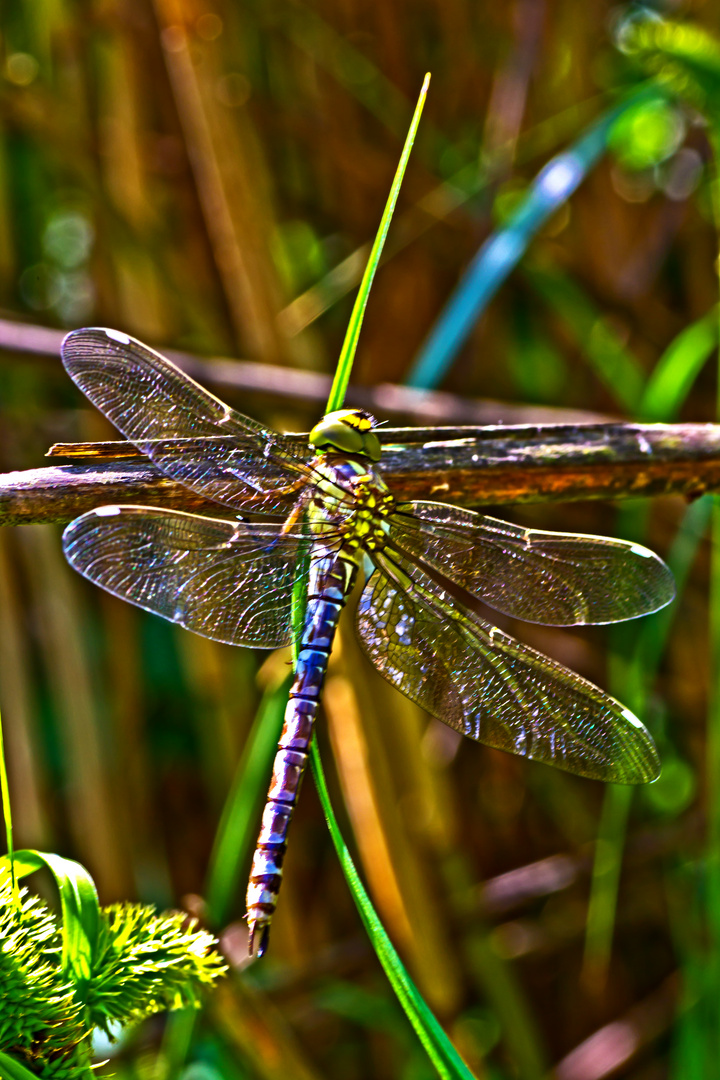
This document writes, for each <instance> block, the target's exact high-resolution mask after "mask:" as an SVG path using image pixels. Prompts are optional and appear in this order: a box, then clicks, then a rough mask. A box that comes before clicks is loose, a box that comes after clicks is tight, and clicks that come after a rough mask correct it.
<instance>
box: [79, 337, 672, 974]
mask: <svg viewBox="0 0 720 1080" xmlns="http://www.w3.org/2000/svg"><path fill="white" fill-rule="evenodd" d="M62 358H63V363H64V365H65V368H66V370H67V371H68V373H69V374H70V376H71V378H72V379H73V380H74V382H75V383H76V384H77V386H78V387H79V388H80V389H81V390H82V391H83V393H84V394H85V395H86V396H87V397H88V398H89V399H90V401H91V402H92V403H93V404H94V405H95V406H96V407H97V408H98V409H99V410H100V411H101V412H103V413H104V414H105V416H107V417H108V418H109V419H110V420H111V421H112V423H113V424H114V425H115V426H116V427H117V428H118V429H119V430H120V431H121V432H122V433H123V434H124V435H125V436H126V437H127V438H128V439H129V440H130V441H131V442H132V443H133V444H134V445H135V446H136V447H137V448H138V449H139V450H140V451H141V452H142V453H144V454H146V455H147V456H148V457H149V458H150V459H151V460H152V461H153V462H154V464H155V465H156V466H157V467H158V469H159V470H160V471H161V472H162V473H163V474H164V475H165V476H166V477H169V478H171V479H172V480H175V481H179V482H180V483H181V484H183V485H185V486H187V487H188V488H190V489H191V490H192V491H193V492H195V493H199V494H200V495H202V496H204V497H205V498H207V499H209V500H211V502H212V503H214V504H216V506H217V513H212V514H207V515H200V514H191V513H185V512H182V511H178V510H170V509H162V508H157V507H143V506H131V505H122V506H101V507H98V508H97V509H94V510H91V511H89V512H87V513H85V514H83V515H82V516H81V517H79V518H77V519H76V520H75V521H73V522H72V523H71V524H70V525H69V526H68V527H67V528H66V530H65V532H64V534H63V546H64V550H65V554H66V556H67V558H68V560H69V561H70V563H71V564H72V566H73V567H75V569H76V570H78V571H80V573H82V574H84V575H85V576H86V577H87V578H89V579H90V581H92V582H94V583H95V584H97V585H100V586H102V587H103V588H104V589H106V590H108V592H110V593H113V594H114V595H116V596H119V597H122V598H123V599H124V600H128V601H130V602H131V603H133V604H136V605H138V606H139V607H141V608H144V609H145V610H146V611H150V612H154V613H156V614H157V615H161V616H163V617H164V618H165V619H169V620H170V621H171V622H173V623H177V624H178V625H180V626H183V627H185V628H186V629H188V630H191V631H194V632H195V633H197V634H201V635H203V636H205V637H208V638H212V639H213V640H215V641H221V642H229V643H230V644H233V645H243V646H254V647H260V648H266V649H275V648H279V647H281V646H286V645H288V644H289V643H290V642H291V640H292V639H293V634H294V630H293V627H294V621H293V620H294V618H295V619H296V620H297V614H295V616H294V610H295V612H297V599H295V601H294V600H293V597H294V596H295V597H297V595H298V593H297V589H298V587H302V590H303V594H304V597H305V612H304V618H303V620H302V629H301V632H300V633H299V635H298V634H297V633H296V634H295V638H296V640H298V644H297V659H296V664H295V671H294V680H293V683H292V688H291V690H290V693H289V698H288V703H287V708H286V711H285V717H284V725H283V730H282V734H281V736H280V740H279V743H278V749H277V753H276V757H275V761H274V766H273V773H272V780H271V782H270V788H269V791H268V796H267V802H266V805H265V809H264V812H263V816H262V823H261V827H260V835H259V837H258V841H257V846H256V849H255V854H254V857H253V861H252V867H251V871H250V880H249V885H248V892H247V920H248V927H249V948H250V953H251V954H253V955H257V956H261V955H263V953H264V952H265V950H266V948H267V943H268V935H269V930H270V923H271V920H272V916H273V912H274V911H275V907H276V904H277V899H278V892H279V889H280V883H281V879H282V872H283V860H284V856H285V851H286V846H287V835H288V827H289V825H290V821H291V818H292V815H293V810H294V807H295V804H296V800H297V797H298V793H299V789H300V785H301V781H302V778H303V774H304V772H305V768H306V765H307V760H308V753H309V747H310V741H311V738H312V734H313V726H314V722H315V718H316V715H317V712H318V706H319V701H320V696H321V691H322V686H323V680H324V677H325V672H326V669H327V664H328V657H329V654H330V650H331V647H332V643H333V638H334V635H335V631H336V629H337V625H338V620H339V617H340V613H341V610H342V608H343V606H344V605H345V603H346V601H347V599H348V597H349V595H350V593H351V592H352V590H353V587H354V585H355V581H356V578H357V576H358V572H359V571H360V570H362V571H363V572H364V574H365V580H364V585H363V589H362V593H361V595H360V599H359V602H358V607H357V632H358V635H359V638H360V642H361V644H362V647H363V649H364V651H365V653H366V654H367V656H368V657H369V658H370V660H371V661H372V663H373V664H374V665H375V667H376V668H377V670H378V671H379V672H380V673H381V674H382V675H383V676H384V677H385V678H386V679H387V680H388V681H389V682H390V683H392V685H393V686H395V687H397V689H398V690H400V691H401V692H402V693H403V694H405V695H407V697H409V698H411V699H412V700H413V701H415V702H417V703H418V705H420V706H422V708H423V709H425V710H426V711H427V712H428V713H430V714H431V715H432V716H434V717H437V718H438V719H439V720H442V721H444V723H446V724H448V725H449V726H450V727H451V728H453V729H454V730H456V731H458V732H461V733H462V734H463V735H466V736H468V737H469V738H470V739H474V740H476V741H477V742H480V743H484V744H486V745H488V746H491V747H495V748H497V749H500V750H505V751H509V752H510V753H513V754H518V755H520V756H522V757H525V758H530V759H532V760H534V761H541V762H545V763H548V764H551V765H555V766H558V767H559V768H561V769H565V770H567V771H569V772H571V773H575V774H577V775H579V776H583V777H589V778H591V779H595V780H602V781H611V782H615V783H625V784H637V783H644V782H648V781H651V780H653V779H654V778H655V777H656V776H657V775H658V774H659V770H660V763H659V759H658V755H657V751H656V749H655V745H654V743H653V741H652V738H651V736H650V734H649V733H648V731H647V730H646V728H645V727H644V726H643V724H642V723H641V721H640V720H639V719H638V718H637V717H636V716H634V715H633V713H632V712H631V711H630V710H629V709H627V708H626V707H625V706H624V705H622V704H621V703H620V702H618V701H616V700H615V699H614V698H612V697H610V696H609V695H608V694H606V693H604V692H603V691H602V690H600V689H599V688H598V687H596V686H594V685H593V684H592V683H590V682H588V681H587V680H585V679H583V678H581V676H579V675H577V674H575V673H574V672H572V671H570V670H569V669H568V668H565V667H563V666H562V665H560V664H559V663H556V662H555V661H554V660H551V659H550V658H548V657H547V656H544V655H542V654H541V653H539V652H537V651H535V650H534V649H532V648H530V647H529V646H527V645H525V644H522V643H521V642H519V641H517V640H515V639H514V638H512V637H510V636H509V635H508V634H506V633H504V632H502V631H501V630H499V629H498V628H496V627H494V626H493V625H491V624H490V623H489V622H487V621H486V620H485V619H484V618H483V617H482V616H481V614H480V613H479V611H478V607H479V605H478V604H477V603H476V601H477V600H481V601H482V602H483V603H484V604H486V605H488V606H489V607H490V608H492V609H495V610H496V611H499V612H502V613H504V614H505V615H508V616H511V617H513V618H518V619H524V620H527V621H530V622H534V623H540V624H544V625H551V626H570V625H578V624H584V623H611V622H616V621H621V620H624V619H633V618H636V617H637V616H640V615H646V614H648V613H650V612H653V611H657V610H658V609H659V608H662V607H663V606H664V605H666V604H667V603H669V602H670V600H671V599H672V598H673V595H674V585H673V580H672V575H671V574H670V571H669V570H668V568H667V566H666V565H665V564H664V563H663V562H662V561H661V559H660V558H659V557H658V556H657V555H656V554H655V553H654V552H652V551H650V550H649V549H648V548H645V547H641V546H640V545H638V544H634V543H629V542H625V541H622V540H616V539H608V538H605V537H600V536H585V535H573V534H569V533H562V532H548V531H544V530H538V529H530V528H523V527H521V526H518V525H514V524H511V523H508V522H506V521H500V520H498V519H496V518H493V517H489V516H485V515H481V514H478V513H476V512H474V511H472V510H468V509H463V508H460V507H457V506H451V505H447V504H444V503H439V502H428V501H415V502H405V501H402V500H400V499H398V498H396V496H395V495H394V494H393V493H392V492H391V491H390V490H389V488H388V486H387V485H386V483H385V482H384V480H383V477H382V460H381V459H382V449H381V443H380V440H379V438H378V435H377V433H376V431H375V428H376V426H377V423H376V421H375V420H374V419H373V417H372V416H370V415H369V414H368V413H366V412H364V411H362V410H357V409H344V410H339V411H337V412H333V413H330V414H328V415H326V416H325V417H324V418H323V419H322V420H321V421H320V423H318V424H317V425H316V426H315V427H314V428H313V429H312V431H311V432H310V434H309V437H299V436H297V435H283V434H279V433H278V432H275V431H272V430H269V429H267V428H265V427H263V426H262V425H261V424H259V423H257V422H256V421H255V420H252V419H250V418H249V417H247V416H243V415H242V414H241V413H239V412H236V411H235V410H233V409H231V408H230V407H229V406H227V405H226V404H224V403H223V402H222V401H220V400H219V399H218V398H216V397H215V396H214V395H212V394H211V393H209V392H208V391H207V390H205V389H204V388H203V387H202V386H200V385H199V384H198V383H196V382H195V381H194V380H192V379H190V378H189V377H188V376H187V375H185V374H184V373H183V372H182V371H181V370H180V369H179V368H177V367H176V366H175V365H174V364H173V363H171V362H170V361H169V360H167V359H166V358H165V357H163V356H161V355H160V354H159V353H157V352H155V351H154V350H152V349H150V348H148V347H147V346H145V345H143V344H142V343H141V342H139V341H136V340H135V339H134V338H132V337H129V336H128V335H127V334H123V333H120V332H118V331H115V330H108V329H102V328H86V329H81V330H75V331H73V332H71V333H70V334H68V336H67V337H66V338H65V340H64V342H63V345H62Z"/></svg>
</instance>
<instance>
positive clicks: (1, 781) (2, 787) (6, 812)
mask: <svg viewBox="0 0 720 1080" xmlns="http://www.w3.org/2000/svg"><path fill="white" fill-rule="evenodd" d="M0 798H2V804H3V818H4V819H5V843H6V845H7V851H8V855H9V856H10V873H11V875H12V888H13V897H14V899H15V903H16V904H17V907H18V910H20V890H19V888H18V883H17V876H16V874H15V848H14V846H13V823H12V809H11V807H10V785H9V784H8V776H7V768H6V766H5V741H4V739H3V726H2V716H0Z"/></svg>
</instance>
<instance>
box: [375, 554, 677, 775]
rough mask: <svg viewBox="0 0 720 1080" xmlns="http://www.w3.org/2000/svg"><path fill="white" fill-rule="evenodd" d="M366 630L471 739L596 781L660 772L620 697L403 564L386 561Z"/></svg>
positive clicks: (384, 665) (389, 664) (388, 672)
mask: <svg viewBox="0 0 720 1080" xmlns="http://www.w3.org/2000/svg"><path fill="white" fill-rule="evenodd" d="M376 563H377V566H378V568H379V569H378V570H376V571H375V572H374V573H373V574H372V576H371V577H370V580H369V581H368V583H367V584H366V586H365V589H364V591H363V594H362V597H361V601H360V605H359V609H358V631H359V635H360V639H361V642H362V644H363V647H364V649H365V651H366V652H367V654H368V656H369V657H370V659H371V660H372V662H373V664H374V665H375V666H376V667H377V669H378V671H380V673H381V674H382V675H384V676H385V678H386V679H388V681H389V682H391V683H392V684H393V685H394V686H396V687H397V688H398V690H401V691H402V692H403V693H404V694H406V695H407V696H408V697H409V698H412V700H413V701H416V702H417V703H418V704H419V705H421V706H422V707H423V708H424V709H426V710H427V711H428V712H429V713H431V714H432V715H433V716H436V717H437V718H438V719H439V720H443V721H444V722H445V723H446V724H448V725H449V726H450V727H452V728H455V730H456V731H460V732H462V734H463V735H467V736H468V737H469V738H471V739H475V740H477V741H478V742H482V743H486V744H487V745H488V746H494V747H496V748H497V749H499V750H507V751H509V752H510V753H513V754H519V755H521V756H523V757H528V758H532V759H533V760H535V761H543V762H546V763H547V764H550V765H556V766H558V767H559V768H561V769H566V770H567V771H568V772H572V773H577V775H579V776H586V777H589V778H591V779H594V780H604V781H612V782H614V783H625V784H637V783H644V782H646V781H649V780H652V779H654V778H655V777H656V776H657V775H658V773H659V771H660V763H659V760H658V756H657V752H656V750H655V746H654V744H653V741H652V739H651V738H650V735H649V734H648V732H647V731H646V730H645V728H644V727H643V725H642V724H641V723H640V721H639V720H638V719H637V718H636V717H635V716H633V714H632V713H631V712H630V711H629V710H628V709H626V708H625V707H624V706H623V705H621V704H620V703H619V702H617V701H615V700H614V698H611V697H609V696H608V695H607V694H604V693H603V692H602V691H601V690H599V689H598V687H596V686H593V685H592V683H589V682H587V681H586V680H585V679H582V678H580V676H579V675H575V674H574V673H573V672H571V671H569V670H568V669H567V668H564V667H562V666H561V665H560V664H557V663H555V662H554V661H553V660H550V659H549V658H548V657H546V656H543V655H542V654H541V653H538V652H535V650H534V649H530V648H528V647H527V646H526V645H522V644H521V643H520V642H518V641H515V640H514V639H513V638H511V637H509V636H508V635H507V634H503V633H502V632H501V631H500V630H497V629H495V627H493V626H490V625H489V624H488V623H486V622H484V621H483V620H481V619H479V618H478V617H476V616H475V615H474V614H472V613H471V612H465V611H460V610H459V609H458V608H457V606H456V605H454V603H453V601H452V599H451V598H450V597H449V596H448V595H447V594H446V593H444V591H443V590H442V589H441V588H440V586H438V585H437V584H436V583H435V582H434V581H433V580H432V579H431V578H430V577H429V576H428V575H427V574H425V573H424V571H422V570H421V569H419V568H418V567H416V566H413V565H412V564H411V563H409V562H408V561H407V560H405V559H403V558H402V557H399V558H396V557H395V556H394V555H393V556H388V554H387V552H384V553H382V554H379V555H378V556H377V558H376Z"/></svg>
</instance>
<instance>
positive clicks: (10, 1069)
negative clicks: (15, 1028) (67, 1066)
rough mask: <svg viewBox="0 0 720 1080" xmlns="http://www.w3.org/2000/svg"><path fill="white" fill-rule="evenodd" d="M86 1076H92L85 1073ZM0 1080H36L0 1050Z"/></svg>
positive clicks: (18, 1063)
mask: <svg viewBox="0 0 720 1080" xmlns="http://www.w3.org/2000/svg"><path fill="white" fill-rule="evenodd" d="M86 1075H88V1076H91V1075H92V1074H91V1073H90V1071H89V1070H88V1071H87V1074H86ZM0 1080H37V1076H36V1075H35V1073H31V1072H30V1070H29V1069H26V1068H25V1066H24V1065H21V1064H20V1062H19V1061H16V1060H15V1058H13V1057H10V1055H9V1054H4V1053H3V1052H2V1050H0Z"/></svg>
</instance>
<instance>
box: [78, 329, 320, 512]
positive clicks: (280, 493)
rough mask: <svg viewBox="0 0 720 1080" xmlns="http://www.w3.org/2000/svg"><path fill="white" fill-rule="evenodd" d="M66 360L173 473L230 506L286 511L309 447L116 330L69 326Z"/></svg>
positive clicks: (122, 426) (94, 397)
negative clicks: (237, 408)
mask: <svg viewBox="0 0 720 1080" xmlns="http://www.w3.org/2000/svg"><path fill="white" fill-rule="evenodd" d="M62 358H63V364H64V365H65V368H66V370H67V372H68V374H69V375H70V377H71V378H72V379H73V381H74V382H75V383H76V384H77V385H78V386H79V387H80V389H81V390H82V391H83V393H84V394H85V395H86V396H87V397H88V398H89V399H90V401H92V403H93V405H96V406H97V408H98V409H100V411H101V412H103V413H104V414H105V415H106V416H107V417H108V419H110V420H111V421H112V422H113V424H114V425H115V427H116V428H118V429H119V430H120V431H121V432H122V433H123V435H125V436H127V438H128V439H130V440H131V442H133V443H134V444H135V445H136V446H137V447H138V448H139V449H140V450H142V451H143V453H145V454H147V455H148V457H149V458H150V459H151V460H152V461H153V462H154V463H155V464H156V465H157V466H158V468H159V469H162V471H163V472H164V473H165V474H166V475H167V476H170V477H171V478H172V479H173V480H177V481H179V482H180V483H182V484H185V485H186V486H187V487H189V488H192V489H193V490H194V491H197V492H199V493H200V494H201V495H204V496H206V497H207V498H209V499H215V500H217V501H219V502H222V503H225V504H227V505H228V506H233V507H237V508H242V509H245V510H252V511H256V512H263V513H271V514H272V513H279V514H285V513H287V510H288V507H289V505H291V504H292V502H294V501H295V499H296V498H297V488H298V484H299V483H302V482H303V480H305V479H306V478H307V463H308V462H309V460H310V459H311V455H310V451H309V450H305V448H304V447H303V446H302V445H301V444H298V443H297V442H294V441H293V440H292V439H291V438H289V437H288V436H283V435H280V434H278V433H277V432H273V431H269V430H266V429H265V428H263V427H262V425H260V424H258V423H257V422H256V421H254V420H251V419H250V418H249V417H247V416H243V415H242V414H241V413H238V412H235V410H233V409H231V408H230V407H229V406H228V405H225V404H224V403H223V402H222V401H220V399H219V398H216V397H214V395H213V394H210V393H209V392H208V391H207V390H205V389H204V388H203V387H202V386H200V385H199V384H198V383H196V382H195V381H194V380H193V379H191V378H190V377H189V376H188V375H185V373H184V372H182V371H180V369H179V368H177V367H176V366H175V365H174V364H173V363H172V362H171V361H170V360H167V359H166V358H165V357H164V356H161V355H160V353H157V352H155V351H154V350H153V349H149V348H148V347H147V346H146V345H143V344H142V343H141V342H139V341H136V340H135V339H134V338H131V337H128V335H127V334H121V333H119V332H118V331H116V330H104V329H98V328H88V329H84V330H74V331H73V332H72V333H71V334H68V335H67V337H66V338H65V340H64V342H63V344H62Z"/></svg>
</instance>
